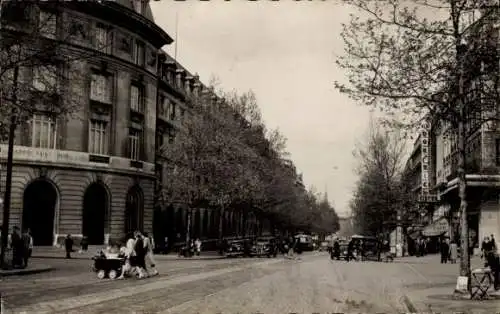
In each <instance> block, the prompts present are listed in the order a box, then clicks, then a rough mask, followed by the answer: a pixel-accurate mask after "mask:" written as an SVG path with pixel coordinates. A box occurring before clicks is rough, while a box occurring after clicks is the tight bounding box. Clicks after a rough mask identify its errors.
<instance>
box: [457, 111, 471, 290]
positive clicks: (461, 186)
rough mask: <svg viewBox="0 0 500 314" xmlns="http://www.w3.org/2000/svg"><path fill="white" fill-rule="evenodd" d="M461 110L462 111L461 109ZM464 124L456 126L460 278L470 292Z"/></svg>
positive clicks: (461, 120)
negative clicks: (461, 277)
mask: <svg viewBox="0 0 500 314" xmlns="http://www.w3.org/2000/svg"><path fill="white" fill-rule="evenodd" d="M462 110H463V109H462ZM464 133H465V132H464V122H463V119H460V121H459V124H458V149H459V152H458V197H459V198H460V276H464V277H467V278H469V280H468V282H469V285H468V290H470V256H469V225H468V221H467V181H466V176H465V174H466V172H465V134H464Z"/></svg>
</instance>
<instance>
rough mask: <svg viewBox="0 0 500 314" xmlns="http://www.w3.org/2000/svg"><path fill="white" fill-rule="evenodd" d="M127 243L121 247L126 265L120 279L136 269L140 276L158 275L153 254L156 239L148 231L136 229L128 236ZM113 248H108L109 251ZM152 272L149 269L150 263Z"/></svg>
mask: <svg viewBox="0 0 500 314" xmlns="http://www.w3.org/2000/svg"><path fill="white" fill-rule="evenodd" d="M125 243H126V244H125V245H124V246H122V247H121V248H120V254H121V255H122V256H124V257H125V265H124V267H122V273H121V275H120V276H119V277H118V279H123V278H125V275H126V274H127V273H129V272H132V271H136V272H137V274H138V277H139V278H144V277H148V276H151V275H153V276H154V275H158V271H157V270H156V263H155V260H154V256H153V250H154V240H153V238H152V237H151V236H149V235H148V234H147V233H144V234H143V233H141V232H140V231H135V232H134V233H133V234H129V235H128V236H127V238H126V242H125ZM112 250H113V248H112V247H110V248H108V252H109V251H112ZM148 264H149V267H151V272H149V271H148V266H147V265H148Z"/></svg>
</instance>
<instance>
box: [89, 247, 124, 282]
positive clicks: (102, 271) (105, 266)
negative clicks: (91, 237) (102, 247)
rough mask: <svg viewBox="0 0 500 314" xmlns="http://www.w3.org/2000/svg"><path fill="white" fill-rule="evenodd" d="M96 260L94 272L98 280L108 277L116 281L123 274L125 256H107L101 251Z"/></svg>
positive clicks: (94, 258)
mask: <svg viewBox="0 0 500 314" xmlns="http://www.w3.org/2000/svg"><path fill="white" fill-rule="evenodd" d="M92 259H93V260H94V266H93V267H92V269H93V271H94V272H96V273H97V278H99V279H104V278H106V276H107V277H108V278H109V279H116V278H117V277H118V276H119V275H120V274H121V272H122V268H123V265H124V264H125V256H124V255H122V254H105V253H104V252H103V251H99V252H98V253H97V255H96V256H94V257H93V258H92Z"/></svg>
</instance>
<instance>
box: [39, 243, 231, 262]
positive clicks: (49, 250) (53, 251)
mask: <svg viewBox="0 0 500 314" xmlns="http://www.w3.org/2000/svg"><path fill="white" fill-rule="evenodd" d="M104 248H105V247H104V246H100V245H91V246H89V248H88V250H87V252H82V253H79V252H78V251H76V252H73V253H71V258H72V259H85V260H90V259H92V257H94V256H95V254H96V253H97V252H98V251H99V250H101V249H104ZM32 258H35V259H37V258H45V259H51V258H54V259H64V258H66V252H65V250H64V248H58V247H53V246H38V247H34V248H33V253H32ZM155 258H156V259H157V260H172V259H174V260H203V259H222V258H225V257H223V256H220V255H219V253H218V252H214V251H207V252H201V255H200V256H193V257H189V258H185V257H179V255H178V254H177V253H175V252H174V253H170V254H155Z"/></svg>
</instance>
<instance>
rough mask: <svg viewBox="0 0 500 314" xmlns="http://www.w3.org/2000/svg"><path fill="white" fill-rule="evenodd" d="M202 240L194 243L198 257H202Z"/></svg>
mask: <svg viewBox="0 0 500 314" xmlns="http://www.w3.org/2000/svg"><path fill="white" fill-rule="evenodd" d="M201 244H202V243H201V240H200V239H199V238H197V239H196V241H194V246H195V250H196V255H197V256H200V254H201Z"/></svg>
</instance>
